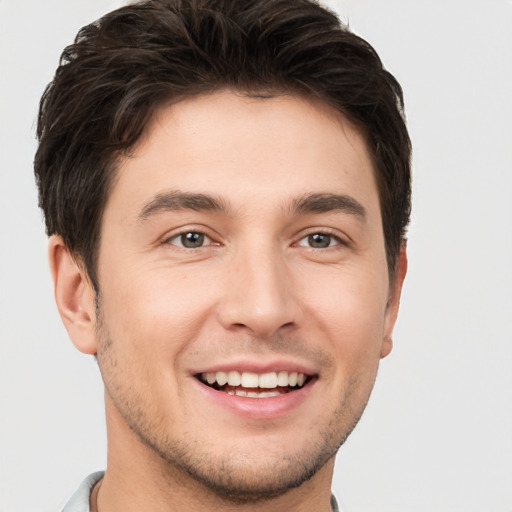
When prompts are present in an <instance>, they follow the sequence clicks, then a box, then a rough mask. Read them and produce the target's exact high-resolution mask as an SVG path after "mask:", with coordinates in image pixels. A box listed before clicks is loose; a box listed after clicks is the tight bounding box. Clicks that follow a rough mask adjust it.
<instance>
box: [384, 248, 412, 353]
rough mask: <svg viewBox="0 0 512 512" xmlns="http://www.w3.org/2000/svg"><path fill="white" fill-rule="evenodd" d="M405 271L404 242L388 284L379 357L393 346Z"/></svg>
mask: <svg viewBox="0 0 512 512" xmlns="http://www.w3.org/2000/svg"><path fill="white" fill-rule="evenodd" d="M406 273H407V250H406V247H405V244H403V245H402V247H401V248H400V254H399V255H398V259H397V264H396V270H395V276H394V279H393V282H392V283H391V285H390V293H389V299H388V303H387V306H386V314H385V319H384V336H383V340H382V346H381V352H380V357H381V358H382V357H386V356H387V355H388V354H389V353H390V352H391V349H392V348H393V340H392V334H393V328H394V327H395V322H396V319H397V316H398V310H399V308H400V296H401V295H402V286H403V283H404V279H405V275H406Z"/></svg>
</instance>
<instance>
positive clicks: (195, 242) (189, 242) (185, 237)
mask: <svg viewBox="0 0 512 512" xmlns="http://www.w3.org/2000/svg"><path fill="white" fill-rule="evenodd" d="M166 243H168V244H173V245H177V246H178V247H183V248H185V249H198V248H200V247H204V246H205V245H210V244H211V243H212V240H211V238H210V237H209V236H208V235H205V234H204V233H200V232H199V231H188V232H186V233H179V234H178V235H175V236H173V237H172V238H169V239H168V240H167V241H166Z"/></svg>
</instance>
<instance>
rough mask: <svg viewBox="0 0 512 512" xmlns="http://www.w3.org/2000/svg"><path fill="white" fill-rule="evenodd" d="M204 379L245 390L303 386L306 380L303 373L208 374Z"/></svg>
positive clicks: (233, 372) (210, 382)
mask: <svg viewBox="0 0 512 512" xmlns="http://www.w3.org/2000/svg"><path fill="white" fill-rule="evenodd" d="M202 378H203V380H204V381H205V382H208V384H215V383H217V384H218V385H219V386H224V385H225V384H228V385H229V386H242V387H244V388H265V389H272V388H276V387H278V386H302V385H303V384H304V381H305V380H306V376H305V375H304V374H303V373H298V372H290V373H288V372H285V371H282V372H269V373H262V374H257V373H253V372H237V371H231V372H208V373H203V374H202Z"/></svg>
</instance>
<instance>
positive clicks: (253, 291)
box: [218, 248, 300, 339]
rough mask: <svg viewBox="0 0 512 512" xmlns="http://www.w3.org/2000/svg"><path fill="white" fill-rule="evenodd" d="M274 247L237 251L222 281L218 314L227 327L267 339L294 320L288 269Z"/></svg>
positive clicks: (294, 304)
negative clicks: (273, 249) (272, 248)
mask: <svg viewBox="0 0 512 512" xmlns="http://www.w3.org/2000/svg"><path fill="white" fill-rule="evenodd" d="M276 252H277V251H272V250H262V249H261V248H260V249H259V250H257V251H255V250H246V251H240V252H239V253H238V254H237V255H236V256H235V258H234V261H231V264H230V266H229V269H228V270H227V278H226V280H225V283H224V285H223V296H222V299H221V300H220V303H219V308H218V317H219V321H220V323H221V324H222V325H223V327H224V328H225V329H227V330H229V331H245V332H246V333H247V334H250V335H251V336H254V337H257V338H262V339H264V338H265V339H269V338H271V337H273V336H275V335H276V334H278V333H280V331H282V330H283V329H287V330H291V329H293V328H295V327H296V326H297V324H298V320H299V313H300V308H299V305H298V301H297V297H296V290H295V289H294V282H293V279H292V272H291V270H290V269H289V268H288V265H287V264H286V261H284V258H283V257H282V256H280V255H279V254H276Z"/></svg>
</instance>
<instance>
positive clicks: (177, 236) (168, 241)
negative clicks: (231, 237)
mask: <svg viewBox="0 0 512 512" xmlns="http://www.w3.org/2000/svg"><path fill="white" fill-rule="evenodd" d="M192 234H193V235H198V236H199V237H203V239H206V240H209V241H210V243H209V244H207V245H218V244H215V243H214V242H213V240H212V238H211V237H210V236H208V235H207V234H206V233H204V232H203V231H200V230H197V229H190V230H187V231H182V232H181V233H176V234H174V235H172V236H170V237H168V238H166V239H165V240H164V244H170V245H174V246H176V247H178V248H180V249H184V250H193V249H202V248H204V247H205V245H200V246H198V247H186V246H185V245H184V244H183V237H185V236H187V235H192ZM174 240H180V241H181V243H180V244H178V243H175V242H173V241H174Z"/></svg>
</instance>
